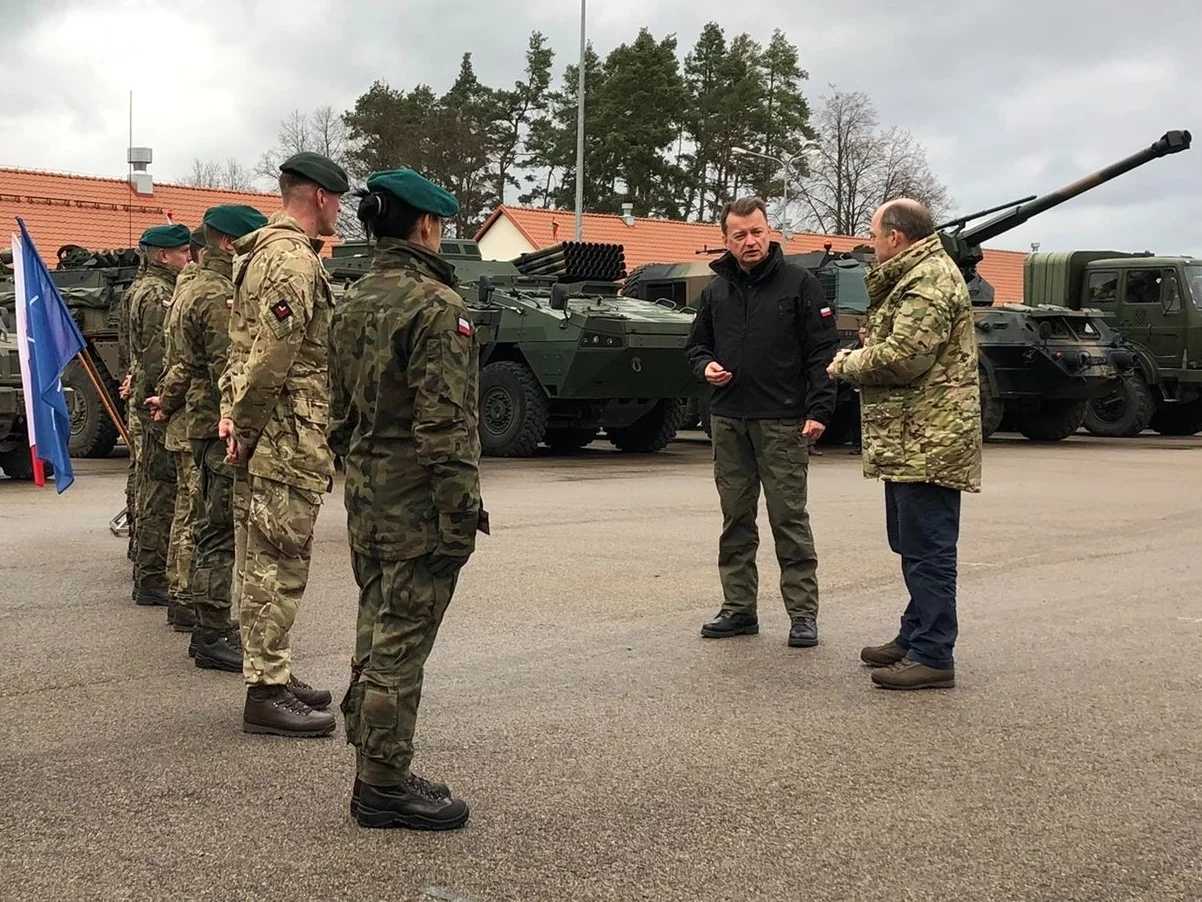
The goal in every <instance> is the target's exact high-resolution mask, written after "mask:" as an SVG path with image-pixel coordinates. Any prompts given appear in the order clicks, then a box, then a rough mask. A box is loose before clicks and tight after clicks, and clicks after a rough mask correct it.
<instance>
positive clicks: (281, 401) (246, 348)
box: [222, 210, 334, 492]
mask: <svg viewBox="0 0 1202 902" xmlns="http://www.w3.org/2000/svg"><path fill="white" fill-rule="evenodd" d="M320 248H321V242H320V241H316V240H313V241H311V240H310V239H309V238H308V237H307V236H306V235H305V233H304V231H303V229H302V228H301V226H300V223H298V222H297V221H296V220H295V219H294V218H292V217H291V216H289V215H288V214H287V213H285V212H283V211H282V210H281V211H279V212H277V213H274V214H273V215H272V216H271V218H270V219H268V221H267V225H265V226H263V228H261V229H259V230H257V231H254V232H251V233H250V234H249V235H247V236H246V237H245V238H241V239H239V240H238V242H237V243H236V244H235V245H234V251H235V255H236V257H235V260H234V306H233V309H232V311H231V315H230V353H229V371H228V372H227V373H226V375H225V377H224V378H225V379H226V380H227V382H228V384H227V387H226V389H225V391H227V392H228V402H227V401H226V400H223V402H222V414H223V415H228V416H229V418H230V419H231V420H233V422H234V429H235V432H236V434H237V436H238V438H239V439H240V440H241V441H242V442H243V443H245V444H246V445H247V446H248V447H250V449H251V456H250V461H249V463H248V465H247V469H248V470H249V471H250V472H251V473H253V474H254V475H256V476H262V477H264V478H267V479H274V480H278V481H279V482H284V483H287V484H289V485H293V486H296V487H297V488H301V489H307V490H309V491H312V492H325V491H329V489H330V485H331V480H332V479H333V477H334V457H333V455H332V454H331V453H330V446H329V443H328V442H327V440H326V426H327V425H328V424H329V417H330V388H329V363H328V350H327V348H328V344H329V337H330V312H331V310H332V309H333V298H332V295H331V292H330V283H329V281H328V279H327V278H326V271H325V267H323V266H322V265H321V258H320V257H318V255H317V252H318V250H319V249H320Z"/></svg>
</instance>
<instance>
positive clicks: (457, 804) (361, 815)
mask: <svg viewBox="0 0 1202 902" xmlns="http://www.w3.org/2000/svg"><path fill="white" fill-rule="evenodd" d="M435 786H436V784H434V783H431V782H430V781H428V780H423V779H422V778H421V777H415V776H414V775H412V774H410V775H409V779H408V781H407V782H405V783H404V785H402V786H372V785H371V784H370V783H364V782H362V781H360V783H359V806H358V810H357V811H356V813H355V821H356V822H357V823H358V824H359V826H360V827H407V828H408V829H410V830H454V829H455V828H457V827H462V826H463V825H464V824H465V823H467V816H468V807H467V802H465V801H463V799H456V798H454V797H452V796H450V795H449V794H448V795H443V794H442V793H441V792H439V791H438V790H437V789H435Z"/></svg>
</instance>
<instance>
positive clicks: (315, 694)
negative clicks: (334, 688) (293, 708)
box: [288, 675, 334, 708]
mask: <svg viewBox="0 0 1202 902" xmlns="http://www.w3.org/2000/svg"><path fill="white" fill-rule="evenodd" d="M288 690H289V691H290V692H291V693H292V694H293V695H295V696H296V697H297V698H299V699H300V700H301V701H302V702H304V703H305V704H306V705H308V706H309V707H310V708H328V707H330V703H331V702H332V701H333V700H334V698H333V696H332V695H330V692H329V690H328V689H314V688H313V687H312V686H310V685H309V684H308V683H306V682H305V681H304V680H298V679H297V678H296V677H295V676H292V675H289V677H288Z"/></svg>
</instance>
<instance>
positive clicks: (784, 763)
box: [0, 434, 1202, 902]
mask: <svg viewBox="0 0 1202 902" xmlns="http://www.w3.org/2000/svg"><path fill="white" fill-rule="evenodd" d="M709 458H710V450H709V445H708V443H707V442H705V441H704V437H703V436H700V435H699V434H697V435H689V436H687V437H686V438H685V439H684V440H682V441H678V442H676V443H675V444H673V445H672V446H671V447H670V449H669V450H668V451H666V452H665V453H663V454H659V455H653V456H633V457H629V456H624V455H620V454H617V453H616V452H613V451H612V449H610V447H609V446H608V444H605V443H598V444H595V445H593V446H592V447H590V448H589V449H587V450H586V451H585V452H584V453H582V454H580V455H578V456H575V457H570V458H552V457H545V458H540V459H536V460H529V461H498V460H487V461H485V465H484V488H485V498H486V504H487V506H488V508H489V510H490V511H491V515H492V523H493V535H492V536H491V537H482V539H481V544H480V550H479V553H478V554H477V555H476V556H475V557H474V558H473V559H472V561H471V563H470V564H469V566H468V568H467V570H466V571H465V573H464V576H463V579H462V582H461V588H460V590H459V593H458V595H457V597H456V599H455V601H454V603H453V604H452V607H451V610H450V612H449V614H448V617H447V621H446V624H445V626H444V629H443V632H442V635H441V637H440V640H439V644H438V645H437V646H436V648H435V651H434V655H433V657H432V659H431V662H430V666H429V668H428V671H427V678H426V688H425V694H424V699H423V707H422V714H421V720H420V722H419V731H418V759H417V762H416V765H417V769H418V770H419V772H421V773H426V774H428V775H430V776H433V777H437V778H441V779H445V780H447V781H449V782H450V783H451V785H452V786H453V788H454V789H455V790H456V791H457V792H459V793H461V794H462V795H463V796H464V797H465V798H467V799H468V800H469V802H470V803H471V805H472V819H471V821H470V823H469V826H468V828H467V829H465V830H463V831H459V832H456V833H451V834H442V835H429V834H416V833H409V832H404V831H395V832H392V831H383V832H368V831H363V830H360V829H359V828H357V827H356V826H355V825H354V823H353V821H352V820H351V819H350V818H349V814H348V811H347V804H348V800H349V793H350V784H351V780H352V778H353V769H354V764H353V755H352V753H351V749H350V747H349V746H347V745H346V744H345V742H344V738H343V734H342V732H341V725H340V729H339V732H338V733H337V734H335V736H334V737H330V738H327V739H322V740H298V741H287V740H282V739H278V738H275V737H263V736H248V735H244V734H243V733H241V731H240V729H239V722H240V714H241V704H242V697H243V689H242V686H241V682H240V680H239V679H238V677H237V676H235V675H232V674H219V673H214V672H210V671H200V670H197V669H196V668H194V667H193V666H192V664H191V661H190V659H189V658H188V657H187V655H186V653H185V648H186V644H187V637H186V636H184V635H182V634H178V633H173V632H172V631H171V630H170V629H169V628H168V627H167V626H166V624H165V621H164V612H163V610H162V609H155V610H148V609H142V608H136V607H134V606H133V605H132V604H131V603H130V601H129V566H128V562H127V561H126V559H125V557H124V547H125V543H124V540H123V539H117V538H115V537H113V536H112V535H111V534H110V533H109V531H108V527H107V524H108V520H109V518H110V517H111V516H112V515H113V514H114V513H115V512H116V511H117V510H118V509H119V508H120V507H121V505H122V503H123V488H124V474H125V463H126V462H125V460H124V459H122V458H118V457H115V458H113V459H110V460H105V461H84V462H79V465H78V469H77V482H76V484H75V486H74V487H73V488H72V489H71V490H70V491H68V492H67V493H66V494H65V495H63V496H56V495H55V493H54V492H53V490H51V489H49V488H47V489H44V490H38V489H35V488H33V487H32V486H29V485H22V484H17V483H12V482H9V481H7V480H0V620H2V624H3V626H2V627H0V898H4V899H14V900H15V899H20V900H41V899H46V900H69V899H104V900H126V899H128V900H139V902H142V900H152V899H188V900H208V899H212V900H222V902H227V900H242V899H247V900H259V899H262V900H279V899H288V900H296V902H299V900H310V899H312V900H319V899H322V900H324V899H334V898H340V899H364V900H367V899H373V900H374V899H381V900H382V899H390V900H409V899H461V900H469V902H500V900H515V902H516V900H531V902H533V900H548V902H549V900H656V902H660V900H748V899H779V900H786V899H787V900H796V899H805V900H810V902H817V900H889V902H902V900H933V899H939V900H965V902H969V900H971V902H987V900H998V902H1014V900H1070V899H1071V900H1099V902H1100V900H1119V899H1121V900H1157V902H1159V900H1187V899H1189V900H1196V899H1198V898H1200V897H1202V863H1200V862H1202V859H1200V853H1202V756H1200V755H1199V737H1202V696H1200V694H1199V685H1200V683H1202V679H1200V677H1202V672H1200V666H1202V665H1200V664H1199V661H1202V438H1195V439H1183V440H1169V439H1161V438H1158V437H1155V436H1146V437H1141V438H1138V439H1134V440H1126V441H1107V440H1098V439H1092V438H1089V437H1085V436H1081V437H1077V438H1074V439H1071V440H1069V441H1067V442H1064V443H1061V444H1057V445H1052V446H1041V445H1036V444H1033V443H1030V442H1026V441H1023V440H1021V439H1008V438H1004V439H1002V440H1000V441H996V442H991V443H990V444H989V445H988V446H987V450H986V460H985V470H984V473H985V486H984V487H985V491H984V493H983V494H981V495H979V496H974V497H968V498H966V499H965V504H964V524H963V540H962V545H961V593H960V611H961V642H960V645H959V647H958V651H957V653H958V668H957V681H958V686H957V688H956V689H954V690H951V691H947V692H925V693H889V692H885V691H883V690H876V689H873V688H871V684H870V683H869V681H868V677H867V672H866V670H865V669H864V668H862V667H861V666H860V665H859V663H858V660H857V653H858V650H859V648H860V646H861V645H863V644H866V643H876V642H880V641H885V640H886V639H888V638H890V637H891V635H892V631H893V629H894V627H895V625H896V618H897V615H898V614H899V613H900V610H901V607H902V588H901V583H900V577H899V574H898V568H897V564H896V561H895V559H894V558H893V556H892V554H891V553H890V552H889V550H888V546H887V544H886V542H885V536H884V527H883V509H882V498H881V494H882V491H881V486H880V485H879V484H878V483H874V482H871V481H868V480H865V479H863V478H862V476H861V475H860V467H859V458H858V456H855V455H853V454H850V453H848V451H847V450H846V449H843V450H837V449H825V451H824V453H823V454H822V455H821V456H818V457H814V458H813V460H812V464H811V490H810V493H811V511H812V515H813V521H814V529H815V534H816V539H817V542H818V547H819V555H820V568H821V569H820V580H821V586H822V612H821V615H820V621H819V623H820V628H821V631H822V643H821V645H820V646H819V647H818V648H816V649H809V650H804V649H789V648H787V647H786V645H785V638H786V634H787V631H788V622H787V619H786V618H785V615H784V611H783V608H782V606H781V603H780V596H779V592H778V591H777V589H776V576H777V570H776V566H775V561H774V559H773V557H772V552H771V541H770V539H769V538H768V532H767V521H766V517H763V516H762V517H761V521H762V530H761V531H762V535H763V537H764V541H763V543H762V546H761V558H760V560H761V570H760V581H761V602H760V612H761V624H762V626H761V633H760V635H759V636H755V637H741V638H739V639H734V640H724V641H709V640H703V639H701V638H700V637H699V635H698V629H699V627H700V625H701V623H702V622H704V620H706V619H708V618H709V617H711V616H712V615H713V614H714V613H715V612H716V610H717V607H718V603H719V599H720V593H719V589H718V581H717V572H716V567H715V563H714V557H715V548H716V540H717V534H718V529H719V525H720V523H719V517H718V512H717V498H716V494H715V491H714V488H713V484H712V482H711V480H710V473H709ZM340 492H341V486H340V485H339V486H338V487H337V488H336V490H335V493H334V494H333V495H331V496H327V505H326V507H325V508H324V509H323V511H322V513H321V516H320V517H319V520H318V527H317V531H318V535H317V542H316V546H315V556H314V562H313V571H312V578H311V582H310V587H309V591H308V594H307V596H306V599H305V603H304V606H303V608H302V610H301V612H300V617H299V621H298V624H297V627H296V629H295V631H294V639H293V645H294V652H295V658H296V661H297V672H298V674H299V675H300V676H302V677H303V678H304V679H306V680H307V681H309V682H310V683H313V684H314V685H318V686H322V687H327V688H330V689H331V690H332V691H333V692H334V695H335V698H336V699H340V698H341V696H342V693H343V691H344V689H345V684H346V679H347V676H348V670H349V664H348V661H349V654H350V650H351V646H352V643H353V629H354V608H355V590H354V581H353V579H352V576H351V571H350V564H349V556H348V551H347V546H346V541H345V519H344V516H345V515H344V512H343V508H342V503H341V495H340Z"/></svg>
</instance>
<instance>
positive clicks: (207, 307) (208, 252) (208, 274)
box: [159, 247, 234, 439]
mask: <svg viewBox="0 0 1202 902" xmlns="http://www.w3.org/2000/svg"><path fill="white" fill-rule="evenodd" d="M233 268H234V258H233V257H232V256H231V255H230V254H228V253H226V252H225V251H223V250H220V249H219V248H215V247H210V248H206V249H205V257H204V263H202V264H201V265H200V266H199V267H197V268H196V271H195V274H194V275H193V277H192V278H191V279H189V280H188V282H187V283H186V284H185V283H184V278H183V275H182V274H181V276H180V285H179V286H178V287H177V288H176V290H175V301H174V302H173V303H172V317H169V318H168V322H169V324H170V326H169V328H170V329H171V331H169V332H168V346H169V349H171V348H174V350H175V356H174V359H172V360H171V361H170V362H169V364H168V366H167V372H166V373H165V374H164V376H163V381H162V383H161V385H160V386H159V401H160V404H161V406H162V409H163V412H164V413H166V414H168V415H169V416H170V417H171V420H170V423H171V425H172V426H173V425H175V423H176V422H179V423H180V424H181V428H182V430H183V434H184V436H185V437H187V438H188V439H209V438H216V437H217V421H218V419H219V418H220V415H221V403H220V398H219V396H218V393H217V381H218V380H219V379H220V378H221V375H222V373H223V372H224V371H225V362H226V351H227V350H228V349H229V345H230V335H229V328H230V306H231V305H232V304H233V297H234V283H233V281H231V276H232V274H233ZM168 354H169V356H170V355H171V350H169V351H168ZM170 431H171V430H170V427H168V434H170Z"/></svg>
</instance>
